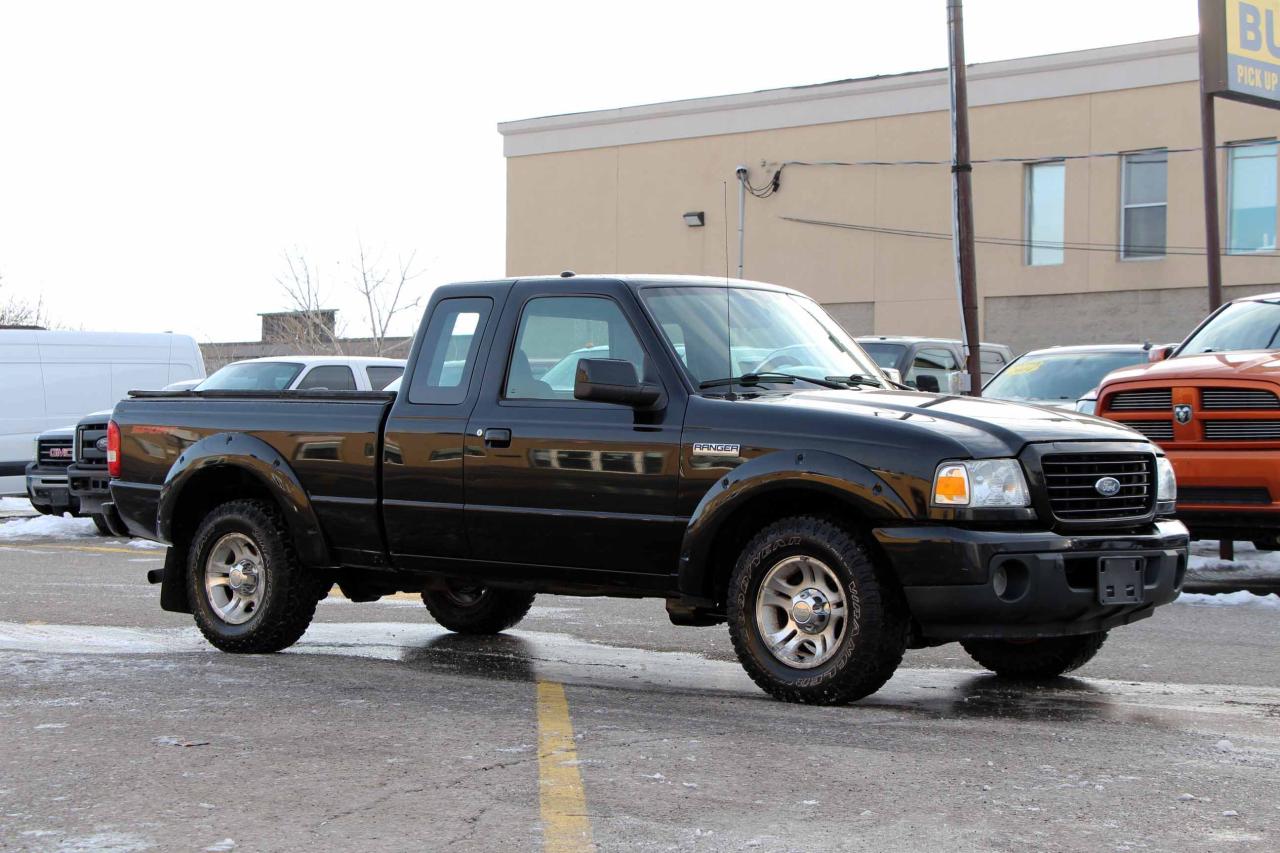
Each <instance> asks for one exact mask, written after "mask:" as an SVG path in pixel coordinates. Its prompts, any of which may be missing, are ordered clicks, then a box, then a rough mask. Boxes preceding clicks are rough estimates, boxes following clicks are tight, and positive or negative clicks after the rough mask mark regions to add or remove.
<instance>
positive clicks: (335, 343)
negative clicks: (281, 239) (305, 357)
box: [273, 249, 342, 354]
mask: <svg viewBox="0 0 1280 853" xmlns="http://www.w3.org/2000/svg"><path fill="white" fill-rule="evenodd" d="M284 264H285V266H284V271H283V272H282V273H281V274H280V275H278V276H276V283H277V284H278V285H280V289H281V290H282V291H283V292H284V295H285V299H286V301H287V302H288V305H289V307H288V312H287V314H282V315H279V316H277V317H276V318H274V319H275V330H274V333H273V337H276V338H279V339H280V340H281V342H282V343H287V344H290V345H292V346H293V347H295V348H296V349H298V350H299V351H300V352H301V351H303V350H309V351H312V352H313V353H315V354H322V353H326V352H332V353H335V354H341V353H342V341H341V330H340V329H339V328H338V327H337V323H336V321H335V320H334V314H335V310H334V309H332V308H326V307H325V306H324V299H325V297H324V292H323V291H322V289H321V285H320V270H319V269H318V268H315V267H313V266H312V265H311V263H310V262H309V261H308V260H307V258H306V255H304V254H303V253H302V252H301V251H300V250H297V249H295V250H294V251H293V253H292V254H291V253H289V252H285V253H284Z"/></svg>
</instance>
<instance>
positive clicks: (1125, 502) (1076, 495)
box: [1041, 453, 1155, 521]
mask: <svg viewBox="0 0 1280 853" xmlns="http://www.w3.org/2000/svg"><path fill="white" fill-rule="evenodd" d="M1041 466H1042V470H1043V471H1044V479H1045V485H1046V486H1048V488H1049V505H1050V507H1052V509H1053V514H1054V515H1055V516H1057V517H1058V518H1060V519H1062V520H1063V521H1110V520H1113V519H1124V518H1137V517H1141V516H1144V515H1147V514H1148V513H1149V512H1151V509H1152V503H1153V500H1154V497H1155V495H1154V491H1153V487H1152V483H1153V482H1154V480H1155V457H1154V456H1152V455H1151V454H1149V453H1071V454H1067V453H1061V454H1054V455H1051V456H1045V457H1044V459H1042V460H1041ZM1104 477H1114V478H1115V479H1117V480H1119V481H1120V490H1119V491H1118V492H1117V493H1116V494H1114V495H1112V496H1110V497H1107V496H1104V495H1102V494H1100V493H1099V492H1098V489H1097V483H1098V481H1099V480H1102V479H1103V478H1104Z"/></svg>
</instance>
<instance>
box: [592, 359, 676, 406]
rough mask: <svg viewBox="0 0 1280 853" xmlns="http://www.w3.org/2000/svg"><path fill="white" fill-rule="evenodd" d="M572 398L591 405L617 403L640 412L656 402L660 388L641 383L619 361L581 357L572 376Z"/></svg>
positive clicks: (631, 367)
mask: <svg viewBox="0 0 1280 853" xmlns="http://www.w3.org/2000/svg"><path fill="white" fill-rule="evenodd" d="M573 396H574V399H576V400H587V401H590V402H593V403H618V404H620V405H623V406H631V407H633V408H637V409H644V408H648V407H649V406H652V405H653V404H654V403H656V402H658V400H659V399H661V397H662V389H661V388H659V387H658V386H657V385H653V384H650V383H648V382H641V381H640V379H639V377H637V376H636V368H635V365H633V364H632V363H631V362H629V361H624V360H622V359H620V358H583V359H579V360H578V368H577V370H576V371H575V372H574V377H573Z"/></svg>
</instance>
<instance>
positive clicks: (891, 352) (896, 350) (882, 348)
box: [861, 344, 907, 368]
mask: <svg viewBox="0 0 1280 853" xmlns="http://www.w3.org/2000/svg"><path fill="white" fill-rule="evenodd" d="M861 346H862V348H863V349H864V350H866V351H867V355H869V356H871V357H872V358H874V359H875V360H876V364H878V365H880V366H881V367H894V368H896V367H897V366H898V362H899V361H901V360H902V356H903V354H904V353H905V352H906V351H907V347H906V344H861Z"/></svg>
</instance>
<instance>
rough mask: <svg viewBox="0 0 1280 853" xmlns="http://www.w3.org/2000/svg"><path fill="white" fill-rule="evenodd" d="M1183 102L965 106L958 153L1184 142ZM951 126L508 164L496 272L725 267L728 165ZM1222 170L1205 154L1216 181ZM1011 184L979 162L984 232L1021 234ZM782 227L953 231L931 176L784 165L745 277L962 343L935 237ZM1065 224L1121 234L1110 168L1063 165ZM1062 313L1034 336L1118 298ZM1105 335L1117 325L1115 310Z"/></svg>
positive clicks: (1195, 126) (1181, 98)
mask: <svg viewBox="0 0 1280 853" xmlns="http://www.w3.org/2000/svg"><path fill="white" fill-rule="evenodd" d="M1197 104H1198V92H1197V86H1196V84H1195V83H1176V84H1170V85H1162V86H1152V87H1145V88H1138V89H1128V90H1120V91H1110V92H1101V93H1094V94H1085V95H1076V96H1071V97H1061V98H1052V99H1043V100H1035V101H1023V102H1020V103H1006V104H997V105H991V106H981V107H977V108H974V109H973V110H972V111H971V124H972V138H973V155H974V157H975V158H984V157H1001V156H1013V157H1048V156H1051V155H1054V154H1063V153H1069V154H1073V153H1085V152H1104V151H1123V150H1134V149H1141V148H1149V147H1168V148H1178V147H1185V146H1192V147H1194V146H1196V145H1198V144H1199V112H1198V106H1197ZM948 133H949V124H948V116H947V113H946V112H945V111H939V112H924V113H914V114H911V115H904V116H891V117H887V118H872V119H866V120H861V121H853V122H844V123H834V124H821V125H811V126H802V127H793V128H784V129H776V130H763V131H757V132H750V133H736V134H735V133H729V134H723V135H716V136H707V137H699V138H694V139H683V140H673V141H661V142H649V143H642V144H632V145H617V146H612V147H606V148H591V149H586V150H579V151H569V152H559V153H550V154H532V155H527V156H512V157H509V158H508V160H507V198H508V205H507V272H508V274H510V275H529V274H538V273H555V272H559V271H561V270H563V269H574V270H576V271H578V272H628V273H640V272H662V273H698V274H707V275H723V274H725V273H726V271H727V272H728V273H729V274H730V275H734V274H736V268H737V234H736V228H737V203H738V202H737V186H736V183H735V181H734V169H735V167H736V166H737V165H738V164H739V163H744V164H746V165H747V166H748V167H749V168H750V170H751V178H752V181H753V182H754V183H756V184H762V183H764V182H765V181H767V179H768V176H769V175H770V174H772V169H773V168H774V165H775V164H777V163H778V162H781V161H784V160H826V159H839V160H871V159H876V160H904V159H929V160H945V159H946V158H947V157H948V156H949V137H948ZM1218 135H1219V140H1220V141H1221V142H1229V141H1238V140H1246V139H1255V138H1263V137H1276V136H1280V112H1276V111H1271V110H1265V109H1261V108H1258V107H1248V106H1242V105H1238V104H1234V103H1229V102H1221V103H1220V104H1219V107H1218ZM1225 160H1226V158H1225V154H1222V153H1221V152H1220V154H1219V161H1220V164H1221V166H1220V171H1221V173H1222V179H1223V180H1225V171H1226V167H1225ZM1168 174H1169V182H1168V199H1169V208H1168V232H1167V242H1168V245H1169V246H1170V252H1171V253H1172V252H1176V251H1178V249H1176V248H1173V247H1179V246H1181V247H1187V246H1189V247H1197V246H1203V245H1204V229H1203V221H1202V215H1203V214H1202V200H1201V199H1202V193H1201V176H1200V158H1199V154H1198V153H1186V154H1177V153H1172V154H1170V155H1169V173H1168ZM1024 180H1025V179H1024V167H1023V165H1021V164H998V165H979V166H976V167H975V171H974V196H975V226H976V230H977V233H978V235H979V236H992V237H1008V238H1014V239H1021V238H1022V237H1023V227H1024V226H1023V218H1024V211H1023V206H1024ZM1222 204H1223V206H1224V207H1225V205H1226V190H1225V184H1224V185H1223V190H1222ZM687 210H702V211H705V213H706V223H707V224H706V226H705V227H703V228H689V227H687V226H686V225H685V224H684V223H683V221H682V220H681V218H680V215H681V214H682V213H683V212H685V211H687ZM783 216H799V217H805V218H809V219H823V220H833V221H839V222H847V223H855V224H864V225H873V226H877V227H889V228H909V229H914V230H922V231H931V232H940V233H944V234H949V233H950V230H951V209H950V175H949V171H948V169H947V168H946V167H945V166H893V167H855V168H841V167H827V168H820V167H788V168H787V169H786V170H785V172H784V173H783V182H782V188H781V190H780V191H779V192H778V193H777V194H776V195H774V196H773V197H772V198H769V199H763V200H762V199H755V198H752V197H748V198H747V215H746V254H745V276H746V277H747V278H753V279H759V280H765V281H773V282H777V283H780V284H785V285H789V286H792V287H796V288H798V289H800V290H802V291H805V292H807V293H809V294H810V295H812V296H814V297H815V298H817V299H818V300H820V301H822V302H824V303H842V304H843V303H858V304H862V303H871V304H869V305H868V306H867V308H866V309H861V308H860V309H858V310H857V312H855V313H854V314H850V315H849V316H851V317H853V316H856V317H857V318H859V321H860V322H863V321H865V322H871V321H872V318H874V320H873V322H874V327H875V328H874V330H875V331H876V332H877V333H880V334H921V335H934V334H946V335H954V334H957V333H958V330H959V323H958V311H957V308H956V297H955V282H954V277H953V266H952V256H951V251H952V250H951V244H950V241H949V240H947V239H921V238H909V237H899V236H890V235H883V234H870V233H862V232H855V231H849V230H843V229H835V228H827V227H821V226H815V225H808V224H800V223H794V222H787V221H784V220H783V219H781V217H783ZM1066 217H1067V223H1066V235H1065V236H1066V240H1067V241H1068V242H1080V243H1092V244H1101V245H1104V246H1109V245H1114V244H1116V243H1118V242H1119V233H1120V224H1119V217H1120V161H1119V159H1117V158H1095V159H1088V160H1074V161H1069V162H1068V163H1067V166H1066ZM1224 229H1225V223H1224ZM1225 236H1226V235H1225V230H1224V240H1225ZM1223 274H1224V279H1225V282H1226V283H1227V284H1228V285H1271V284H1275V285H1277V289H1280V258H1276V257H1269V258H1259V257H1228V258H1225V259H1224V261H1223ZM978 279H979V289H980V294H981V296H982V297H983V301H984V304H985V301H986V300H988V299H1000V298H1005V297H1026V296H1035V295H1050V294H1077V293H1079V294H1090V293H1094V292H1098V291H1108V292H1110V291H1125V292H1130V291H1141V290H1144V289H1161V288H1191V287H1200V286H1202V285H1203V283H1204V280H1205V260H1204V258H1203V257H1199V256H1178V255H1175V254H1170V255H1169V256H1167V257H1166V258H1163V259H1160V260H1142V261H1122V260H1120V258H1119V256H1118V254H1116V253H1115V252H1113V251H1071V250H1068V251H1067V252H1066V260H1065V263H1063V264H1062V265H1059V266H1051V267H1031V266H1027V265H1026V264H1025V263H1024V250H1023V249H1022V248H1021V247H1016V246H992V245H980V246H979V248H978ZM1184 302H1186V300H1181V299H1179V300H1165V301H1163V302H1160V301H1157V302H1156V303H1153V304H1156V305H1162V304H1163V305H1168V306H1182V305H1183V303H1184ZM1028 304H1029V303H1028ZM1064 304H1065V303H1064ZM1070 304H1073V305H1078V306H1079V307H1080V310H1079V311H1076V312H1073V313H1069V314H1066V315H1064V316H1062V317H1060V318H1056V320H1057V321H1058V325H1056V326H1054V327H1053V328H1060V333H1059V334H1057V335H1056V336H1055V335H1053V333H1052V330H1047V331H1046V332H1045V334H1048V335H1050V336H1053V337H1055V339H1054V340H1046V341H1044V342H1045V343H1068V342H1072V341H1073V340H1076V339H1081V338H1082V332H1083V331H1085V330H1086V329H1087V328H1088V324H1089V323H1090V317H1089V314H1090V311H1091V310H1093V309H1091V308H1090V306H1091V305H1095V304H1096V305H1097V310H1098V311H1103V310H1106V307H1105V306H1108V305H1112V304H1116V303H1114V302H1107V301H1096V302H1092V301H1090V300H1088V299H1085V300H1084V301H1082V302H1072V303H1070ZM1188 304H1189V303H1188ZM1168 310H1171V311H1172V310H1174V308H1172V307H1170V308H1169V309H1168ZM1178 310H1181V309H1178ZM1006 316H1012V315H1008V314H1007V312H1006ZM1170 319H1171V318H1161V322H1160V323H1159V324H1154V325H1157V326H1158V328H1159V329H1160V331H1161V333H1162V335H1163V334H1164V333H1165V332H1167V330H1168V329H1169V328H1171V326H1170V322H1169V321H1170ZM1175 319H1176V318H1175ZM1196 319H1198V318H1189V319H1188V323H1190V322H1194V320H1196ZM1143 326H1144V323H1143V318H1142V317H1141V316H1135V317H1133V329H1132V333H1131V334H1130V335H1128V336H1127V337H1128V338H1129V339H1136V338H1141V337H1142V336H1143V335H1142V332H1143ZM1108 328H1111V329H1116V323H1115V320H1114V318H1112V319H1111V320H1110V321H1109V323H1108ZM858 331H862V330H858ZM1116 333H1117V334H1118V333H1119V332H1118V331H1117V332H1116ZM1040 334H1041V333H1039V332H1038V333H1037V337H1039V336H1040ZM987 337H991V336H990V335H987Z"/></svg>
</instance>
